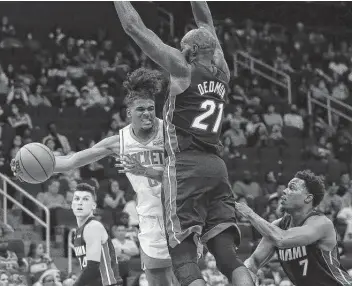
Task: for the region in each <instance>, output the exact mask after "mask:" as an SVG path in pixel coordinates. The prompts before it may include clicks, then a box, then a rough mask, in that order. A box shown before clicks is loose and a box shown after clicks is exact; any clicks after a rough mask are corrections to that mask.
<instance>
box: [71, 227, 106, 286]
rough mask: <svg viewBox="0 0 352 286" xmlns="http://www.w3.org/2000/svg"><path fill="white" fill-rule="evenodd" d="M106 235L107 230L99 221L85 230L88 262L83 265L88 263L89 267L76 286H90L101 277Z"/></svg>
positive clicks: (78, 279)
mask: <svg viewBox="0 0 352 286" xmlns="http://www.w3.org/2000/svg"><path fill="white" fill-rule="evenodd" d="M104 234H106V230H105V228H104V227H103V225H102V224H101V223H100V222H98V221H91V222H90V223H89V224H87V226H86V227H85V228H84V231H83V238H84V241H85V242H86V258H87V261H86V262H83V263H87V267H85V268H84V270H83V272H82V273H81V275H80V276H79V277H78V278H77V280H76V282H75V284H74V286H85V285H89V284H90V283H91V281H93V280H94V279H95V278H96V277H98V276H100V269H99V266H100V258H101V249H102V240H103V235H104ZM106 236H107V234H106Z"/></svg>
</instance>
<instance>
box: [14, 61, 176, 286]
mask: <svg viewBox="0 0 352 286" xmlns="http://www.w3.org/2000/svg"><path fill="white" fill-rule="evenodd" d="M124 87H125V88H126V89H127V95H126V104H127V116H128V117H129V119H130V120H131V124H130V125H128V126H126V127H125V128H123V129H122V130H120V134H119V135H115V136H111V137H108V138H105V139H103V140H102V141H100V142H98V143H97V144H96V145H94V146H93V147H91V148H89V149H85V150H82V151H80V152H77V153H74V154H72V155H68V156H55V159H56V166H55V170H54V172H55V173H62V172H67V171H70V170H73V169H76V168H80V167H83V166H85V165H88V164H91V163H93V162H96V161H98V160H100V159H102V158H104V157H107V156H116V157H118V158H120V159H121V160H122V162H123V164H118V165H117V166H120V167H123V168H124V169H123V170H120V172H123V173H126V175H127V177H128V179H129V180H130V182H131V184H132V187H133V189H134V190H135V192H136V193H137V212H138V215H139V227H140V232H139V235H138V238H139V241H140V245H141V259H142V264H143V270H145V272H146V276H147V280H148V283H149V285H150V286H168V285H176V283H177V282H175V281H174V280H176V279H175V276H174V275H173V272H172V267H171V266H172V265H171V259H170V256H169V252H168V247H167V243H166V237H165V231H164V223H163V214H162V205H161V199H160V194H161V178H162V174H163V165H164V153H163V152H164V151H163V150H164V141H163V121H162V120H160V119H158V118H156V116H155V102H154V96H155V95H158V94H161V93H162V92H163V90H162V89H163V81H162V77H161V74H160V73H158V72H157V71H152V70H148V69H145V68H140V69H137V70H135V71H134V72H133V73H131V74H130V75H129V76H128V79H127V80H126V81H125V82H124ZM126 157H127V158H126ZM124 158H125V159H124ZM13 171H14V170H13Z"/></svg>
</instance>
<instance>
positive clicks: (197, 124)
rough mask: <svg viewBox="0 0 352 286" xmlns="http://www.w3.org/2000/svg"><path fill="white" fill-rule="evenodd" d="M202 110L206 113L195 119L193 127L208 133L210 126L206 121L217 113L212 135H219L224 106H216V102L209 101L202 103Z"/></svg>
mask: <svg viewBox="0 0 352 286" xmlns="http://www.w3.org/2000/svg"><path fill="white" fill-rule="evenodd" d="M200 109H201V110H205V111H204V112H203V113H201V114H200V115H198V116H197V117H196V118H194V120H193V122H192V124H191V127H192V128H195V129H200V130H203V131H208V129H209V125H210V124H207V123H204V120H206V119H207V118H208V117H209V116H211V115H213V114H214V112H217V113H218V115H217V117H216V120H215V122H214V124H213V126H212V129H211V132H212V133H217V132H218V131H219V127H220V123H221V119H222V115H223V113H224V104H223V103H219V104H216V103H215V101H214V100H211V99H207V100H205V101H203V102H202V103H201V105H200Z"/></svg>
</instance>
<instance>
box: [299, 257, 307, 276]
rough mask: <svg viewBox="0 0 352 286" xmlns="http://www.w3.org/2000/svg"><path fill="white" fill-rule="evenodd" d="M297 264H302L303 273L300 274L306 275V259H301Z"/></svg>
mask: <svg viewBox="0 0 352 286" xmlns="http://www.w3.org/2000/svg"><path fill="white" fill-rule="evenodd" d="M299 265H301V266H303V273H302V276H306V275H307V270H308V259H307V258H306V259H303V260H301V261H300V262H299Z"/></svg>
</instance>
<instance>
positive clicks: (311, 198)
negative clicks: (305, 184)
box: [304, 194, 314, 204]
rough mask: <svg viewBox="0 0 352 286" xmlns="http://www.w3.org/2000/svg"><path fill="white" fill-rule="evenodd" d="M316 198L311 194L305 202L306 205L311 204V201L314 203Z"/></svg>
mask: <svg viewBox="0 0 352 286" xmlns="http://www.w3.org/2000/svg"><path fill="white" fill-rule="evenodd" d="M313 198H314V196H313V195H312V194H309V195H308V196H307V197H306V198H305V199H304V202H305V203H306V204H309V203H310V202H311V201H313Z"/></svg>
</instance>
